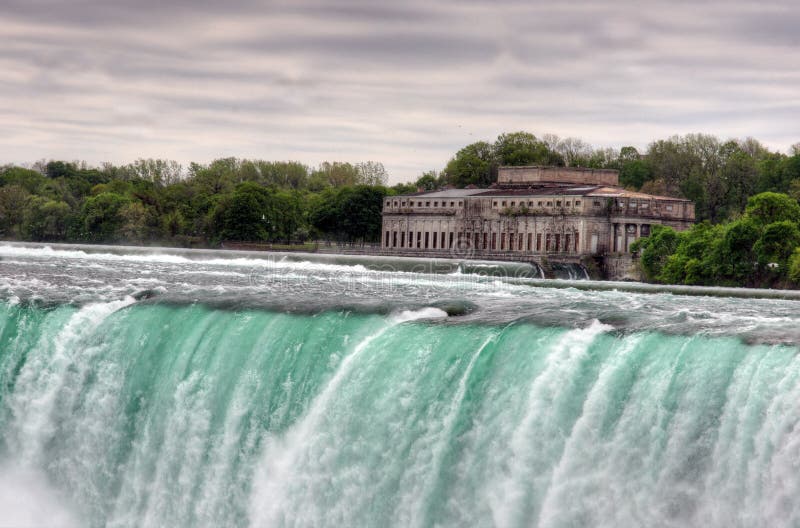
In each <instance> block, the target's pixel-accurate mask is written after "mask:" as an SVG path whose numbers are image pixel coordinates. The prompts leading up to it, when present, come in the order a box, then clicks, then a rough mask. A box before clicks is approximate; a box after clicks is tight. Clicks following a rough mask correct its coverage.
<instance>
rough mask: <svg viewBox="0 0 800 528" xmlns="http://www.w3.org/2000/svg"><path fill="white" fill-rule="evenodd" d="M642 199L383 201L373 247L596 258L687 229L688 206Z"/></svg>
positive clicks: (459, 253) (560, 197)
mask: <svg viewBox="0 0 800 528" xmlns="http://www.w3.org/2000/svg"><path fill="white" fill-rule="evenodd" d="M646 201H647V202H648V205H647V207H643V203H644V202H645V200H642V199H639V200H638V201H636V200H634V199H626V200H616V201H615V200H611V203H609V199H608V198H606V197H593V196H589V195H587V196H579V195H556V194H553V195H535V196H534V195H530V196H528V195H526V196H513V195H509V196H497V195H496V196H461V197H457V196H453V197H441V196H440V197H434V196H427V195H418V196H405V197H404V196H397V197H391V198H387V199H386V201H385V202H384V216H383V229H382V234H381V248H382V249H383V250H387V251H390V252H397V253H398V254H402V253H404V252H405V253H409V252H414V253H417V252H419V251H428V252H430V253H431V254H442V255H448V254H449V255H452V256H458V257H468V256H481V255H485V254H497V253H498V252H508V253H514V254H520V255H526V254H527V255H569V256H571V255H574V256H583V255H602V254H607V253H627V252H629V249H630V245H631V244H632V243H633V242H634V241H635V240H637V239H638V238H640V237H642V236H647V235H649V230H650V226H652V225H653V224H666V225H670V226H672V227H675V228H677V229H679V230H682V229H686V228H688V227H689V226H690V225H691V223H692V222H691V220H688V219H687V218H686V217H687V216H691V218H692V220H693V217H694V214H693V204H690V203H689V202H684V201H680V200H674V201H666V202H665V201H660V200H646ZM632 202H633V203H632ZM667 202H674V203H671V204H668V203H667ZM668 205H670V208H669V209H667V206H668ZM689 205H692V208H691V210H690V208H689V207H688V206H689ZM690 213H691V215H690Z"/></svg>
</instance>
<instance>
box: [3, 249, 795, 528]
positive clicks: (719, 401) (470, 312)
mask: <svg viewBox="0 0 800 528" xmlns="http://www.w3.org/2000/svg"><path fill="white" fill-rule="evenodd" d="M396 264H397V265H396V266H394V267H393V265H392V261H391V260H387V259H374V260H372V259H362V260H361V261H359V262H355V261H348V260H347V259H344V260H342V259H331V258H314V257H311V256H290V255H284V256H281V255H277V256H272V255H264V254H244V253H242V254H230V253H221V252H191V251H174V250H170V251H166V250H164V251H153V250H146V251H145V250H139V251H134V250H126V249H121V248H119V249H113V250H110V249H108V248H75V247H69V248H66V247H64V248H61V247H54V248H47V247H31V246H19V245H0V299H2V301H1V302H0V524H9V525H47V526H120V527H123V526H131V527H133V526H254V527H260V526H403V527H405V526H420V527H422V526H542V527H545V526H547V527H562V526H564V527H566V526H609V527H611V526H675V527H684V526H698V527H700V526H703V527H706V526H725V527H729V526H741V527H750V526H798V525H799V524H800V502H798V500H797V497H798V493H799V492H800V472H799V471H798V470H797V464H798V460H800V429H798V421H799V420H800V355H798V348H797V344H798V343H800V310H798V309H797V307H798V306H799V305H798V304H797V301H794V300H786V299H777V298H775V299H758V298H756V299H754V298H747V299H742V298H737V297H731V296H728V293H731V292H727V291H726V290H718V291H704V290H700V291H699V292H700V293H713V294H714V296H686V295H682V294H677V293H671V292H669V291H660V292H656V293H641V292H637V291H627V290H626V286H625V285H622V284H620V285H616V286H618V287H619V288H618V289H616V290H614V289H609V285H605V289H604V290H603V291H597V290H592V289H590V288H591V283H589V286H588V287H587V286H586V283H581V286H580V288H576V287H574V286H576V285H577V284H578V283H572V282H569V281H543V280H540V279H537V278H536V276H535V274H531V273H528V272H527V271H525V270H524V268H523V267H519V268H517V267H514V266H513V265H509V264H492V263H480V264H471V267H470V268H469V269H468V270H467V271H465V268H464V267H461V268H459V267H458V266H457V265H453V264H447V263H441V262H440V263H419V262H417V263H412V264H409V262H408V261H403V262H399V261H398V262H397V263H396ZM418 265H421V266H422V267H418ZM502 275H505V277H504V276H502ZM610 286H615V285H610ZM634 289H635V288H634ZM682 292H683V293H686V292H685V291H682ZM694 293H698V292H697V291H695V292H694ZM733 293H737V292H733ZM738 293H741V294H743V293H742V292H738ZM785 296H791V294H790V293H786V294H785Z"/></svg>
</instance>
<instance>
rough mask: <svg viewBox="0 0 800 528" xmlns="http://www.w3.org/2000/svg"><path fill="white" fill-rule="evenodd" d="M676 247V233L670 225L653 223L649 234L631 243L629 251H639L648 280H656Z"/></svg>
mask: <svg viewBox="0 0 800 528" xmlns="http://www.w3.org/2000/svg"><path fill="white" fill-rule="evenodd" d="M677 247H678V233H677V232H676V231H675V230H674V229H672V228H671V227H665V226H660V225H654V226H652V228H651V232H650V236H649V237H646V238H641V239H639V240H637V241H636V242H634V243H633V244H632V245H631V252H634V253H640V255H641V259H640V263H641V266H642V270H643V271H644V274H645V276H646V277H647V278H648V280H651V281H654V280H657V279H658V277H659V276H660V275H661V271H662V269H663V268H664V265H665V264H666V262H667V259H668V258H669V256H670V255H672V254H673V253H674V252H675V250H676V249H677Z"/></svg>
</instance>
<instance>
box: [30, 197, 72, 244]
mask: <svg viewBox="0 0 800 528" xmlns="http://www.w3.org/2000/svg"><path fill="white" fill-rule="evenodd" d="M71 214H72V210H71V209H70V207H69V205H67V204H66V203H64V202H57V201H54V200H48V199H47V198H43V197H41V196H33V197H31V199H30V200H29V201H28V203H27V206H26V208H25V214H24V219H23V224H22V234H23V235H24V236H25V238H26V239H28V240H36V241H53V240H63V239H64V237H65V236H66V234H67V225H68V221H69V217H70V215H71Z"/></svg>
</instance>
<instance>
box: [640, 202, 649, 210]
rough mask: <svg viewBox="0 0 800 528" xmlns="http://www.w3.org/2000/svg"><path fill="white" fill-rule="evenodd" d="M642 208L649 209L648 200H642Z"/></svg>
mask: <svg viewBox="0 0 800 528" xmlns="http://www.w3.org/2000/svg"><path fill="white" fill-rule="evenodd" d="M642 209H650V204H649V203H648V202H642Z"/></svg>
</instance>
